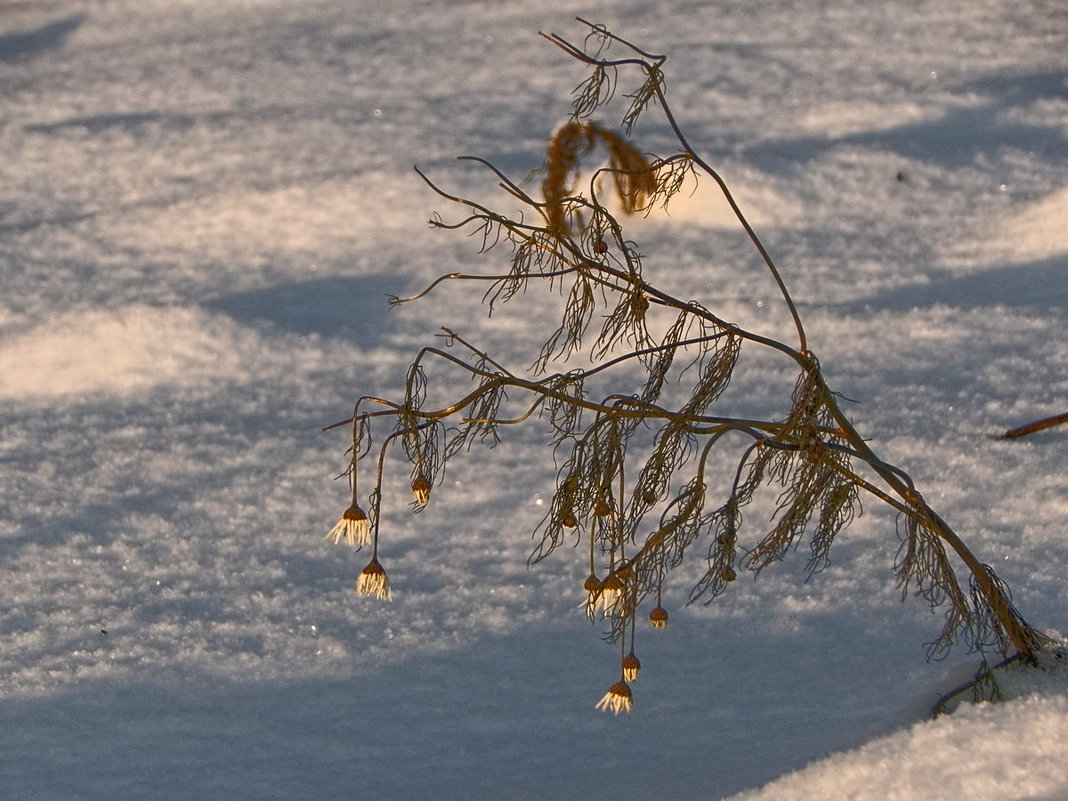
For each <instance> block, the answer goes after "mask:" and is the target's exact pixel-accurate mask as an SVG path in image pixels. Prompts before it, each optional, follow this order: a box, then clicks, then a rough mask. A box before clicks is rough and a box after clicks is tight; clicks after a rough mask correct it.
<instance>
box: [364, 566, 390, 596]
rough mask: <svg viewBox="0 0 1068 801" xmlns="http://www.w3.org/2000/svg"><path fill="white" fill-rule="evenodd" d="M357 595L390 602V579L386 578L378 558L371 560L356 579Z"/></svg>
mask: <svg viewBox="0 0 1068 801" xmlns="http://www.w3.org/2000/svg"><path fill="white" fill-rule="evenodd" d="M356 593H357V594H358V595H367V596H370V597H371V598H378V599H379V600H383V601H388V600H389V597H390V593H389V577H388V576H386V571H385V570H383V568H382V565H381V564H380V563H379V561H378V557H377V556H376V557H374V558H373V559H371V561H370V563H369V564H368V565H367V567H365V568H364V569H363V571H362V572H361V573H360V576H359V578H358V579H356Z"/></svg>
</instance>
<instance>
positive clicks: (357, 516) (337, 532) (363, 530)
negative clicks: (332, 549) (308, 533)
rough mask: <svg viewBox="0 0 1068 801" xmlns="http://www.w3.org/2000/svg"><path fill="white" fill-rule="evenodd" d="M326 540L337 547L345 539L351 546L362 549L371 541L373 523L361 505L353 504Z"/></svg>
mask: <svg viewBox="0 0 1068 801" xmlns="http://www.w3.org/2000/svg"><path fill="white" fill-rule="evenodd" d="M326 538H327V539H328V540H330V541H331V542H333V543H334V544H335V545H337V544H338V543H339V542H341V540H342V538H344V539H345V540H346V541H347V542H348V544H349V545H352V546H355V547H357V548H362V547H363V546H364V545H366V544H367V543H368V542H370V541H371V522H370V521H369V520H368V519H367V513H366V512H364V511H363V509H361V508H360V506H359V504H355V503H354V504H353V505H352V506H350V507H349V508H348V509H346V510H345V513H344V514H343V515H341V519H340V520H338V521H337V523H336V524H335V525H334V527H333V528H332V529H330V531H329V533H328V534H327V535H326Z"/></svg>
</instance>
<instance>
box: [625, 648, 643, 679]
mask: <svg viewBox="0 0 1068 801" xmlns="http://www.w3.org/2000/svg"><path fill="white" fill-rule="evenodd" d="M621 667H622V668H623V678H624V680H626V681H634V680H635V679H636V678H638V671H640V670H641V669H642V663H641V662H639V661H638V657H636V656H635V655H634V651H631V652H630V653H629V654H627V655H626V656H625V657H623V662H622V665H621Z"/></svg>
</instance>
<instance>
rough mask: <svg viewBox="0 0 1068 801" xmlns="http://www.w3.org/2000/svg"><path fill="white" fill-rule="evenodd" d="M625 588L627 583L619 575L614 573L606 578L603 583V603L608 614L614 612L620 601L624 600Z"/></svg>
mask: <svg viewBox="0 0 1068 801" xmlns="http://www.w3.org/2000/svg"><path fill="white" fill-rule="evenodd" d="M625 589H626V585H625V584H623V580H622V579H621V578H620V577H619V576H617V575H614V574H613V575H611V576H609V577H608V578H606V579H605V580H604V583H603V584H602V585H601V604H602V605H603V606H604V613H605V614H606V615H608V614H611V613H612V612H614V611H615V609H616V607H617V606H619V602H620V601H621V600H623V590H625Z"/></svg>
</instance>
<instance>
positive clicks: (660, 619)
mask: <svg viewBox="0 0 1068 801" xmlns="http://www.w3.org/2000/svg"><path fill="white" fill-rule="evenodd" d="M649 623H650V625H651V626H652V627H653V628H654V629H662V628H666V627H667V624H668V613H667V610H666V609H665V608H664V607H662V606H658V607H656V609H654V610H653V611H652V612H650V613H649Z"/></svg>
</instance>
